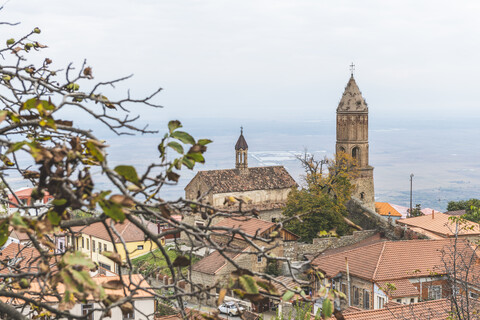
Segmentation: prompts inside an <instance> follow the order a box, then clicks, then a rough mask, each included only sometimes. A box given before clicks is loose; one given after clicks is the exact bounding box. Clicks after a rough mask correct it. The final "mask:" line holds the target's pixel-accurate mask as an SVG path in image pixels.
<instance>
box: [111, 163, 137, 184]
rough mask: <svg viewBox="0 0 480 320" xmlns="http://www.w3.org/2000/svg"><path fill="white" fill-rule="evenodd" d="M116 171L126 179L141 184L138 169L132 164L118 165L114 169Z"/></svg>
mask: <svg viewBox="0 0 480 320" xmlns="http://www.w3.org/2000/svg"><path fill="white" fill-rule="evenodd" d="M113 170H114V171H115V172H116V173H118V174H119V175H121V176H122V177H124V178H125V180H127V181H130V182H132V183H135V184H137V185H138V184H139V182H140V181H139V180H138V174H137V170H135V168H134V167H132V166H116V167H115V169H113Z"/></svg>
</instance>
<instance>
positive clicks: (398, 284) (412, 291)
mask: <svg viewBox="0 0 480 320" xmlns="http://www.w3.org/2000/svg"><path fill="white" fill-rule="evenodd" d="M387 283H390V284H392V285H394V286H395V290H392V291H389V296H390V297H391V298H402V297H413V296H418V295H419V294H420V292H419V291H418V290H417V288H416V287H415V286H414V285H413V284H412V283H411V282H410V281H409V280H408V279H399V280H392V281H379V282H377V285H378V286H379V287H380V288H386V287H387Z"/></svg>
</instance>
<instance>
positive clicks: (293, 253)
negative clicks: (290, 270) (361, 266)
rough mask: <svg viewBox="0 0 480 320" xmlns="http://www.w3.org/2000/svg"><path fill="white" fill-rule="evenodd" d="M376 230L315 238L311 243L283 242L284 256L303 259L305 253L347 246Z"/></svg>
mask: <svg viewBox="0 0 480 320" xmlns="http://www.w3.org/2000/svg"><path fill="white" fill-rule="evenodd" d="M377 232H378V231H377V230H364V231H355V232H353V234H352V235H348V236H343V237H339V238H315V239H313V243H301V242H293V241H290V242H284V256H285V257H286V258H289V259H291V260H303V256H304V255H305V254H317V253H319V252H320V251H323V250H325V249H327V248H329V249H335V248H340V247H345V246H349V245H352V244H355V243H357V242H360V241H362V240H364V239H366V238H369V237H371V236H373V235H374V234H375V233H377Z"/></svg>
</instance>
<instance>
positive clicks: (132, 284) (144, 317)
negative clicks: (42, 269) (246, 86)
mask: <svg viewBox="0 0 480 320" xmlns="http://www.w3.org/2000/svg"><path fill="white" fill-rule="evenodd" d="M92 280H93V281H94V282H95V283H96V284H97V285H103V284H105V283H107V282H110V281H118V280H121V281H122V282H123V284H124V286H122V288H121V289H105V293H106V294H107V295H112V296H120V297H125V296H128V295H132V296H133V300H132V302H131V304H132V305H133V310H132V311H131V312H130V313H127V314H123V313H122V311H121V310H120V308H119V307H114V308H112V310H111V312H112V315H111V316H110V318H111V319H124V320H127V319H128V320H153V319H154V312H155V299H154V296H153V294H152V293H150V292H149V291H148V290H142V289H136V288H137V287H138V288H150V285H148V283H147V282H146V281H145V279H144V278H143V276H142V275H140V274H132V275H122V277H121V278H120V277H119V276H110V277H108V276H99V277H93V278H92ZM50 290H52V288H50V287H49V285H48V284H46V283H39V282H38V281H33V282H31V283H30V288H29V289H28V292H27V293H24V294H25V296H26V297H30V295H32V296H33V297H34V298H35V299H36V300H39V294H40V293H43V294H44V295H43V299H42V300H40V301H41V302H43V303H47V304H51V305H53V306H54V307H55V308H58V299H57V297H56V296H55V295H53V294H48V292H49V291H50ZM56 290H57V292H58V293H59V294H60V296H62V295H63V294H64V293H65V286H64V285H63V284H62V283H59V284H57V286H56ZM2 300H4V301H3V302H7V303H8V304H11V305H13V306H14V307H15V308H17V309H19V311H21V312H22V313H23V314H25V315H26V314H28V313H29V312H30V307H29V306H28V304H27V306H25V302H24V301H23V300H21V299H9V298H6V297H2ZM102 307H103V305H101V304H100V303H99V302H97V301H94V300H93V297H91V296H88V297H87V299H86V301H84V302H80V301H78V300H77V303H76V304H75V305H74V306H73V308H72V309H71V310H70V313H71V314H73V315H75V316H82V315H87V317H85V318H82V319H87V320H99V319H101V318H102V317H101V316H102V311H101V309H102ZM94 309H98V311H94Z"/></svg>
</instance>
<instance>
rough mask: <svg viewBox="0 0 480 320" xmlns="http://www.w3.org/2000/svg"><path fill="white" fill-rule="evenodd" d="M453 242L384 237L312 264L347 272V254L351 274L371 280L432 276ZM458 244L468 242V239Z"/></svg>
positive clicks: (440, 267)
mask: <svg viewBox="0 0 480 320" xmlns="http://www.w3.org/2000/svg"><path fill="white" fill-rule="evenodd" d="M450 243H451V240H450V239H442V240H409V241H385V242H380V243H375V244H372V245H368V246H363V247H359V248H355V249H352V250H346V251H343V252H340V253H334V254H329V255H325V256H319V257H317V258H316V259H315V260H313V261H312V266H314V267H316V268H318V269H320V270H322V271H323V272H325V273H326V274H327V276H329V277H333V276H336V275H337V274H338V273H340V272H342V273H345V272H346V267H345V257H347V258H348V264H349V269H350V274H351V275H354V276H357V277H360V278H363V279H367V280H370V281H387V280H395V279H406V278H416V277H421V276H429V275H430V274H431V272H438V273H440V274H442V272H443V271H442V270H443V265H444V264H443V262H442V255H441V254H440V251H441V250H443V249H444V248H445V247H446V246H448V245H450ZM458 245H463V246H464V247H465V246H468V245H467V244H466V243H465V242H461V243H459V244H458ZM420 257H421V258H420Z"/></svg>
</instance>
